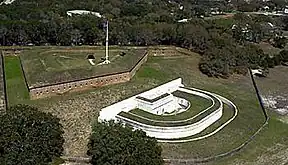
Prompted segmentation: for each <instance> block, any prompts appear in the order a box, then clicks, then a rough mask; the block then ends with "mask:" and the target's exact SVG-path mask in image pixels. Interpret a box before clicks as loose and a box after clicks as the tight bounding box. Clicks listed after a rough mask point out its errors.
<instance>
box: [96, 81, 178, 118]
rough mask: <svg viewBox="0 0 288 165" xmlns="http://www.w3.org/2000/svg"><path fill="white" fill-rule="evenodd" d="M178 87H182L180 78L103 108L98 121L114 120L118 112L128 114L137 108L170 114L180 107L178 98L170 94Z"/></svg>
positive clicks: (154, 112)
mask: <svg viewBox="0 0 288 165" xmlns="http://www.w3.org/2000/svg"><path fill="white" fill-rule="evenodd" d="M179 87H184V85H183V84H182V79H181V78H178V79H176V80H173V81H170V82H168V83H166V84H163V85H160V86H158V87H156V88H153V89H151V90H149V91H146V92H143V93H141V94H138V95H135V96H133V97H130V98H128V99H126V100H123V101H120V102H118V103H115V104H113V105H110V106H108V107H105V108H103V109H102V110H101V111H100V116H99V118H98V120H99V121H103V120H107V121H108V120H116V116H117V114H119V113H120V112H122V111H123V112H129V111H131V110H133V109H137V108H138V109H141V110H144V111H146V112H150V113H153V114H158V115H162V114H164V113H165V112H166V113H171V112H173V111H174V110H177V109H178V108H180V107H181V106H180V105H179V104H178V103H177V102H178V101H179V98H177V97H174V96H173V95H172V94H171V93H172V92H174V91H176V90H177V89H179Z"/></svg>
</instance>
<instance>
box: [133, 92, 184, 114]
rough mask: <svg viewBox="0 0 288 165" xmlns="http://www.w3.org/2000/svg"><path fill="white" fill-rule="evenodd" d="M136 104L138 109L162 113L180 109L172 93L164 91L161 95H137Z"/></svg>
mask: <svg viewBox="0 0 288 165" xmlns="http://www.w3.org/2000/svg"><path fill="white" fill-rule="evenodd" d="M135 99H136V100H137V106H138V108H139V109H141V110H144V111H147V112H150V113H153V114H156V115H163V114H165V113H172V112H173V111H175V110H177V109H180V108H181V106H180V105H179V104H178V99H176V97H174V96H173V95H172V94H169V93H164V94H162V95H154V96H153V95H152V96H141V95H140V96H137V97H136V98H135Z"/></svg>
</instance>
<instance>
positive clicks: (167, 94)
mask: <svg viewBox="0 0 288 165" xmlns="http://www.w3.org/2000/svg"><path fill="white" fill-rule="evenodd" d="M169 95H170V94H169V93H164V94H162V95H160V96H157V97H155V98H153V99H150V98H146V97H142V96H137V97H136V99H139V100H143V101H146V102H149V103H153V102H156V101H158V100H160V99H163V98H165V97H167V96H169Z"/></svg>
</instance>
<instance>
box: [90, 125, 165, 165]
mask: <svg viewBox="0 0 288 165" xmlns="http://www.w3.org/2000/svg"><path fill="white" fill-rule="evenodd" d="M161 152H162V149H161V147H160V146H159V145H158V144H157V141H156V139H155V138H151V137H148V136H147V135H146V133H145V132H143V131H142V130H133V128H131V127H129V126H124V125H123V124H121V123H114V122H113V121H110V122H104V123H96V124H95V125H94V126H93V129H92V134H91V136H90V140H89V143H88V152H87V154H88V155H89V156H92V161H91V163H92V164H93V165H98V164H101V165H139V164H141V165H162V164H163V163H164V162H163V160H162V158H161Z"/></svg>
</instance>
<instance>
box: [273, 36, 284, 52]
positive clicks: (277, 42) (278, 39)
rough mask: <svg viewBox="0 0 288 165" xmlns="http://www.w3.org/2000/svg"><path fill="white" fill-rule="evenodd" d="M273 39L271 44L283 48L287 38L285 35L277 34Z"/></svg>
mask: <svg viewBox="0 0 288 165" xmlns="http://www.w3.org/2000/svg"><path fill="white" fill-rule="evenodd" d="M273 41H274V42H273V43H272V45H273V46H275V47H276V48H280V49H283V48H284V47H285V45H286V43H287V39H286V38H285V37H279V36H277V37H275V38H274V39H273Z"/></svg>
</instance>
